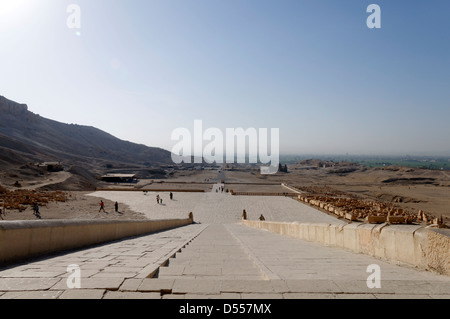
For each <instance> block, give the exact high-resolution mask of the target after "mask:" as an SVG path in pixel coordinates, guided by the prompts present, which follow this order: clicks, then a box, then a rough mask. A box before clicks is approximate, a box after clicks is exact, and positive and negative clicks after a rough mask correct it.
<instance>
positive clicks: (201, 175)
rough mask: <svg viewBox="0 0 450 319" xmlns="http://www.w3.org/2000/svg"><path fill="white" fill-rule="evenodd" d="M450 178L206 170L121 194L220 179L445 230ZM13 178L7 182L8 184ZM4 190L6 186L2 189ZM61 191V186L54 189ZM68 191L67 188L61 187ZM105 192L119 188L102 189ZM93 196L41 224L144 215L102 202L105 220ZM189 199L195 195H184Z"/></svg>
mask: <svg viewBox="0 0 450 319" xmlns="http://www.w3.org/2000/svg"><path fill="white" fill-rule="evenodd" d="M449 174H450V173H448V172H444V171H431V170H424V169H411V168H395V167H394V168H392V167H391V168H388V169H358V170H356V171H355V172H350V173H345V174H338V173H336V172H335V171H333V169H332V168H313V169H310V168H304V167H296V166H289V173H287V174H286V173H278V174H275V175H266V176H261V175H260V174H259V172H258V170H253V171H249V170H233V171H228V170H227V171H225V173H224V172H223V171H222V172H221V173H220V172H219V170H205V171H179V172H177V173H176V174H175V175H174V176H173V178H171V179H164V180H141V181H140V182H139V184H137V185H129V186H125V188H130V189H131V188H138V189H140V190H148V191H150V192H151V191H162V190H174V191H177V190H178V191H179V190H200V191H206V192H210V191H211V189H212V187H213V185H214V183H216V182H218V181H220V180H221V179H225V187H226V188H229V189H233V190H234V191H240V192H267V193H271V192H285V191H286V189H285V188H283V187H282V186H280V184H281V183H288V184H289V185H292V186H299V187H311V186H316V187H319V188H322V187H327V188H328V189H331V190H336V191H339V192H343V193H345V194H348V195H351V196H355V197H357V198H359V199H371V200H374V199H375V200H377V201H383V202H390V203H394V204H395V205H397V206H399V207H401V208H404V209H408V210H411V211H417V212H418V211H419V210H423V211H425V212H426V213H428V214H430V215H432V216H435V217H439V216H441V215H442V216H443V218H444V221H445V222H446V224H447V225H449V224H450V175H449ZM68 177H69V175H68V174H67V173H65V172H61V173H60V174H57V175H54V174H52V175H48V176H47V175H45V176H41V177H40V179H39V180H37V181H35V182H33V180H30V181H26V182H24V185H26V186H27V188H36V187H37V186H38V184H39V185H51V183H52V182H53V183H61V182H63V184H64V183H65V184H70V183H71V181H73V177H69V178H68ZM13 178H14V177H11V178H10V181H9V182H10V183H11V182H12V181H13ZM3 185H5V184H3ZM58 185H61V184H58ZM66 186H69V187H68V188H69V189H71V188H70V186H72V185H66ZM103 186H107V187H109V188H116V187H120V188H122V187H124V186H122V185H102V186H100V187H103ZM89 193H92V191H88V190H85V191H70V192H68V194H70V196H69V200H68V201H67V202H65V203H51V204H49V205H48V206H47V207H42V208H41V215H42V218H44V219H141V218H145V216H144V214H142V213H141V212H139V211H136V210H133V209H132V208H130V207H129V206H127V205H125V204H121V206H120V209H119V210H120V213H115V212H114V201H115V199H114V198H109V199H107V200H106V201H105V204H106V208H107V212H108V213H107V214H106V213H99V212H98V209H99V198H95V197H94V198H93V197H92V196H86V195H87V194H89ZM188 194H194V193H186V196H187V195H188ZM3 218H4V219H6V220H14V219H19V220H20V219H35V217H34V215H33V213H32V209H31V207H30V208H28V209H27V210H26V211H24V212H21V213H19V212H14V211H12V212H8V214H7V215H6V216H3Z"/></svg>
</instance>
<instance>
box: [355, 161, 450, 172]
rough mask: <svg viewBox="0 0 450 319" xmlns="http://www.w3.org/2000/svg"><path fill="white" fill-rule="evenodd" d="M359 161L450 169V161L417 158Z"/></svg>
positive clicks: (360, 162) (369, 163)
mask: <svg viewBox="0 0 450 319" xmlns="http://www.w3.org/2000/svg"><path fill="white" fill-rule="evenodd" d="M356 162H357V163H359V164H361V165H364V166H366V167H386V166H406V167H413V168H426V169H437V170H441V169H444V170H449V169H450V162H448V161H432V162H430V161H417V160H386V161H380V160H363V161H356Z"/></svg>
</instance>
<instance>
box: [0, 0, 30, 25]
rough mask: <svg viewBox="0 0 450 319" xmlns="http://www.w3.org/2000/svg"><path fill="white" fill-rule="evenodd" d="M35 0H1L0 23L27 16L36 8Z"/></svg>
mask: <svg viewBox="0 0 450 319" xmlns="http://www.w3.org/2000/svg"><path fill="white" fill-rule="evenodd" d="M37 2H38V1H35V0H0V23H1V22H6V21H10V22H14V21H17V20H20V19H24V18H27V17H28V16H29V15H30V14H31V13H32V12H33V10H34V9H35V7H36V3H37Z"/></svg>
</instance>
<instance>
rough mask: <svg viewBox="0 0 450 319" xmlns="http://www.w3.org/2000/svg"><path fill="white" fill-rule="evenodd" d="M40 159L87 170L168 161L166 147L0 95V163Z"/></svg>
mask: <svg viewBox="0 0 450 319" xmlns="http://www.w3.org/2000/svg"><path fill="white" fill-rule="evenodd" d="M43 161H62V162H64V164H65V165H80V166H83V167H84V168H88V169H91V170H98V169H101V168H105V167H130V166H136V167H155V166H158V165H161V164H169V163H172V161H171V157H170V152H169V151H166V150H163V149H160V148H154V147H148V146H145V145H141V144H135V143H131V142H128V141H123V140H120V139H118V138H116V137H114V136H112V135H110V134H108V133H106V132H103V131H101V130H99V129H97V128H95V127H89V126H82V125H73V124H65V123H60V122H57V121H53V120H50V119H47V118H44V117H41V116H39V115H37V114H34V113H32V112H30V111H29V110H28V107H27V105H25V104H19V103H16V102H14V101H11V100H8V99H6V98H5V97H2V96H0V167H5V166H7V165H23V164H26V163H34V162H43Z"/></svg>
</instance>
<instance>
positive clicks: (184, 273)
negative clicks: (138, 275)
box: [156, 225, 265, 280]
mask: <svg viewBox="0 0 450 319" xmlns="http://www.w3.org/2000/svg"><path fill="white" fill-rule="evenodd" d="M156 277H157V278H160V279H208V280H228V279H232V280H264V279H265V277H264V273H263V272H261V270H260V269H259V267H258V266H257V265H256V264H255V263H254V262H253V261H252V260H251V259H250V258H249V255H248V253H247V252H246V251H245V250H244V249H243V247H242V246H241V244H240V242H239V241H238V240H236V239H235V237H234V236H233V235H232V234H231V233H230V232H229V231H228V229H227V227H226V226H225V225H209V226H208V227H207V228H206V229H205V230H204V231H203V232H202V233H201V235H200V236H199V237H198V238H196V239H195V240H193V241H192V242H191V243H190V244H189V245H188V246H186V248H185V249H182V250H181V252H180V253H179V254H176V256H175V257H174V258H171V259H169V262H168V264H167V265H166V267H161V268H160V269H159V273H158V274H157V276H156Z"/></svg>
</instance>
